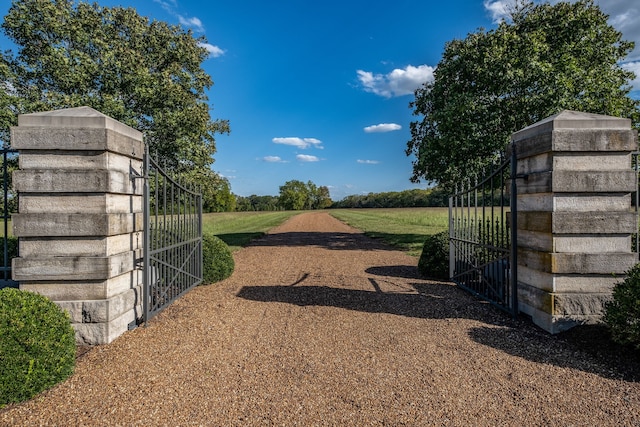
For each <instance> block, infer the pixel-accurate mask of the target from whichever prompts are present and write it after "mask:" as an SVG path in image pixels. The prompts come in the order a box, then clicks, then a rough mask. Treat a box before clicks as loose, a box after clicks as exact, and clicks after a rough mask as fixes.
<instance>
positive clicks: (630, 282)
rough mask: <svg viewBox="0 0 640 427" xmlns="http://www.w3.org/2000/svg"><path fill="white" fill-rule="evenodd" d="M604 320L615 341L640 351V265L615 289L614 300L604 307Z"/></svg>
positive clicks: (630, 271)
mask: <svg viewBox="0 0 640 427" xmlns="http://www.w3.org/2000/svg"><path fill="white" fill-rule="evenodd" d="M603 320H604V323H605V324H606V325H607V326H608V327H609V330H610V332H611V339H612V340H613V341H615V342H617V343H618V344H622V345H627V346H631V347H634V348H635V349H636V350H640V264H636V265H635V266H634V267H633V268H631V270H629V271H628V272H627V276H626V278H625V279H624V280H623V281H622V282H619V283H617V284H616V285H615V287H614V288H613V295H612V300H611V301H609V302H607V303H606V304H605V306H604V316H603Z"/></svg>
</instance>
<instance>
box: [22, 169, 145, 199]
mask: <svg viewBox="0 0 640 427" xmlns="http://www.w3.org/2000/svg"><path fill="white" fill-rule="evenodd" d="M13 185H14V187H15V189H16V190H18V192H25V193H120V194H136V191H137V194H142V193H141V188H134V182H133V181H132V180H131V176H130V175H129V172H128V171H127V172H122V171H113V170H100V169H96V170H69V169H67V170H51V169H28V170H17V171H15V172H14V173H13ZM138 187H141V186H138Z"/></svg>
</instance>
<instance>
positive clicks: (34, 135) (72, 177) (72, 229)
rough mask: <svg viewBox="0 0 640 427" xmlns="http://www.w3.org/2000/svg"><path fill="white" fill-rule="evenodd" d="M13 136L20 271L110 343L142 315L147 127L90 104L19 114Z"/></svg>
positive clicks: (31, 286)
mask: <svg viewBox="0 0 640 427" xmlns="http://www.w3.org/2000/svg"><path fill="white" fill-rule="evenodd" d="M11 144H12V147H13V148H15V149H18V150H19V152H20V160H19V161H20V169H19V170H18V171H16V172H15V173H14V176H13V183H14V187H15V189H16V190H17V191H18V192H19V197H20V199H19V214H15V215H13V218H12V222H13V233H14V235H15V236H17V237H19V245H20V246H19V250H20V257H19V258H15V259H14V260H13V277H14V279H15V280H17V281H19V282H20V288H21V289H25V290H30V291H34V292H38V293H40V294H43V295H45V296H47V297H49V298H50V299H52V300H53V301H54V302H56V303H57V304H58V305H59V306H61V307H62V308H64V309H66V310H67V311H68V312H69V314H70V315H71V320H72V323H73V326H74V328H75V330H76V338H77V341H78V342H79V343H86V344H104V343H109V342H111V341H112V340H113V339H115V338H116V337H117V336H119V335H121V334H122V333H123V332H124V331H126V330H127V329H128V328H129V327H131V326H133V325H135V323H136V321H137V319H138V318H140V317H141V314H142V311H141V301H142V300H141V290H142V274H141V272H140V271H139V270H138V269H137V268H136V260H137V259H139V258H140V257H141V250H142V224H143V217H142V182H140V181H139V180H138V182H136V180H132V179H131V172H132V171H138V172H140V171H141V170H142V157H143V153H144V144H143V141H142V134H141V133H140V132H138V131H136V130H134V129H132V128H130V127H128V126H125V125H124V124H122V123H120V122H117V121H115V120H113V119H111V118H110V117H107V116H105V115H103V114H101V113H99V112H97V111H95V110H93V109H91V108H88V107H81V108H71V109H66V110H58V111H52V112H44V113H35V114H27V115H21V116H19V118H18V126H17V127H14V128H12V130H11Z"/></svg>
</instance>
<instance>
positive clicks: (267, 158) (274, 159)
mask: <svg viewBox="0 0 640 427" xmlns="http://www.w3.org/2000/svg"><path fill="white" fill-rule="evenodd" d="M262 160H264V161H265V162H267V163H288V162H287V161H285V160H282V158H280V157H279V156H265V157H263V158H262Z"/></svg>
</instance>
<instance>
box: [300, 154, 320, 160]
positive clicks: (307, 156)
mask: <svg viewBox="0 0 640 427" xmlns="http://www.w3.org/2000/svg"><path fill="white" fill-rule="evenodd" d="M296 159H298V161H300V162H319V161H320V159H319V158H318V157H316V156H309V155H306V154H298V155H297V156H296Z"/></svg>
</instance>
